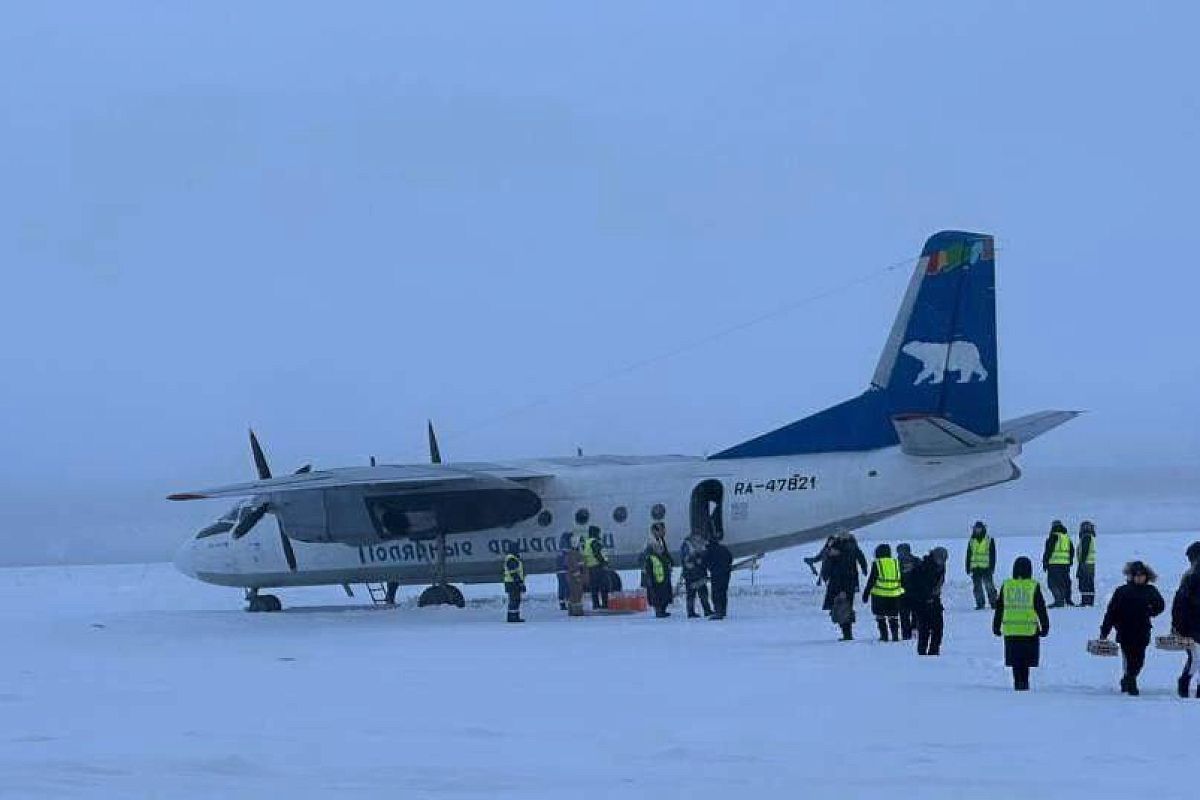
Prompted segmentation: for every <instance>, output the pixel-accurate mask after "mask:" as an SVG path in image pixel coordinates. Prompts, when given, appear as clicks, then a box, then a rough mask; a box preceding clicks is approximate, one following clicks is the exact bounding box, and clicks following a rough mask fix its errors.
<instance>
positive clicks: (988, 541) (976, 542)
mask: <svg viewBox="0 0 1200 800" xmlns="http://www.w3.org/2000/svg"><path fill="white" fill-rule="evenodd" d="M967 549H968V550H970V551H971V569H988V568H989V567H991V566H992V537H991V536H988V535H987V534H984V536H983V538H982V539H976V538H975V537H974V536H972V537H971V538H970V539H969V540H968V541H967Z"/></svg>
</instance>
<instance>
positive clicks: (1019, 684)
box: [1012, 667, 1029, 692]
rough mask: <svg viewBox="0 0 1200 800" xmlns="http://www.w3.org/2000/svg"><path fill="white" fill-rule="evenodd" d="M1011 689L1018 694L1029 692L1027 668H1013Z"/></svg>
mask: <svg viewBox="0 0 1200 800" xmlns="http://www.w3.org/2000/svg"><path fill="white" fill-rule="evenodd" d="M1012 673H1013V688H1014V689H1016V690H1017V691H1018V692H1027V691H1029V667H1013V668H1012Z"/></svg>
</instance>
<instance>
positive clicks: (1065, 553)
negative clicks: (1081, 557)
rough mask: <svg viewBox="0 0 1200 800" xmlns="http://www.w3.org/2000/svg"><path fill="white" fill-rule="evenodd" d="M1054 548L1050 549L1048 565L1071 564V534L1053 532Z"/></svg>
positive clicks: (1062, 565) (1064, 565) (1063, 565)
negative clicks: (1054, 537) (1055, 537)
mask: <svg viewBox="0 0 1200 800" xmlns="http://www.w3.org/2000/svg"><path fill="white" fill-rule="evenodd" d="M1055 536H1057V537H1058V538H1057V539H1055V540H1054V549H1053V550H1051V551H1050V566H1052V567H1054V566H1059V567H1066V566H1070V564H1071V534H1069V533H1063V532H1062V531H1059V532H1058V533H1057V534H1055Z"/></svg>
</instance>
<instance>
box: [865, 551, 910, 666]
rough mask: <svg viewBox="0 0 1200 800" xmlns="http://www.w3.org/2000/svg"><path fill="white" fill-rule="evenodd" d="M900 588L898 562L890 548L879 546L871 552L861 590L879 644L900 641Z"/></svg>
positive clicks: (902, 589) (902, 594)
mask: <svg viewBox="0 0 1200 800" xmlns="http://www.w3.org/2000/svg"><path fill="white" fill-rule="evenodd" d="M903 597H904V585H903V584H902V583H901V581H900V562H899V561H897V560H896V559H894V558H892V548H891V547H889V546H888V545H886V544H881V545H879V546H878V547H876V548H875V563H873V564H872V565H871V574H870V575H868V576H867V585H866V588H864V589H863V602H864V603H865V602H867V601H868V600H869V601H870V602H871V613H872V614H874V615H875V623H876V624H877V625H878V626H879V640H880V641H881V642H886V641H889V639H888V634H889V633H891V639H890V641H893V642H898V641H900V600H901V599H902V598H903Z"/></svg>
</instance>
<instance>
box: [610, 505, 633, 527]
mask: <svg viewBox="0 0 1200 800" xmlns="http://www.w3.org/2000/svg"><path fill="white" fill-rule="evenodd" d="M627 519H629V509H628V508H626V507H625V506H617V507H616V508H614V509H613V522H617V523H622V522H624V521H625V520H627Z"/></svg>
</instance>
